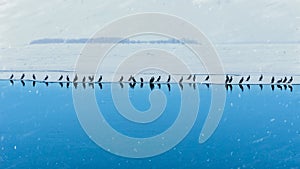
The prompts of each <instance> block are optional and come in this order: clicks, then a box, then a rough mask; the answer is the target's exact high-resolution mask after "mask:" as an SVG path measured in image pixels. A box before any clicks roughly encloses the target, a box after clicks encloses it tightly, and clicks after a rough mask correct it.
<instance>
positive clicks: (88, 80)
mask: <svg viewBox="0 0 300 169" xmlns="http://www.w3.org/2000/svg"><path fill="white" fill-rule="evenodd" d="M14 77H15V76H14V74H12V75H11V76H10V78H9V81H10V83H11V84H12V85H14V81H20V82H21V84H22V85H23V86H25V81H32V85H33V86H35V85H36V83H37V82H38V83H45V84H46V86H48V85H49V83H59V84H60V86H61V87H63V85H64V84H66V87H67V88H69V86H70V84H73V85H74V87H75V88H77V86H78V83H82V86H83V87H84V88H86V84H88V85H89V86H91V87H92V88H94V84H98V85H99V86H100V88H101V89H102V83H103V82H102V75H100V76H99V78H98V79H95V76H94V75H92V76H83V78H82V80H81V81H80V80H79V77H78V75H77V74H76V75H75V76H74V78H72V79H71V78H70V77H69V76H68V75H66V76H65V79H64V76H63V75H60V77H59V78H58V79H57V81H55V82H53V81H48V80H49V76H48V75H46V76H45V77H44V78H43V80H37V78H36V75H35V74H33V75H32V78H30V79H25V74H24V73H23V74H22V75H21V77H20V78H17V79H15V78H14ZM263 78H264V76H263V75H260V77H259V78H258V79H257V80H258V82H259V83H256V84H257V85H259V87H260V88H261V90H262V89H263V84H262V83H261V82H262V81H263ZM209 79H210V76H209V75H207V76H206V77H205V79H204V81H203V82H202V84H205V85H206V86H207V87H209V85H210V84H211V83H210V82H209ZM250 79H251V76H250V75H249V76H247V77H244V76H242V77H241V78H240V79H238V83H233V76H229V75H226V76H225V88H226V90H232V85H234V84H237V85H238V86H239V87H240V89H241V90H242V91H244V87H243V85H246V86H247V88H248V89H250V83H249V81H250ZM183 81H184V77H183V76H181V78H180V79H179V81H178V84H179V86H180V88H181V89H183V85H182V83H183ZM118 82H119V84H120V86H121V87H122V88H123V86H124V84H123V83H126V82H127V83H128V84H129V86H130V87H131V88H134V87H135V85H136V84H140V87H141V88H142V87H143V85H144V83H149V86H150V88H151V90H152V89H153V88H154V84H156V85H157V86H158V87H159V88H161V84H166V85H167V86H168V89H169V90H170V83H171V75H168V78H167V80H166V81H162V80H161V76H158V77H157V78H156V79H155V77H154V76H152V77H151V78H150V79H149V81H148V82H147V81H144V79H143V78H142V77H140V79H139V81H137V80H136V79H135V77H134V76H132V75H131V76H130V77H129V79H128V81H125V80H124V77H123V76H121V77H120V79H119V81H118ZM185 82H188V83H189V84H190V86H191V85H193V87H194V88H195V87H196V85H195V84H196V75H195V74H194V75H192V74H190V75H188V76H187V78H186V81H185ZM292 82H293V77H292V76H291V77H289V78H288V77H284V78H280V79H278V80H275V77H274V76H273V77H272V78H271V81H270V85H271V89H272V90H274V88H275V86H276V87H277V88H279V89H280V90H282V89H283V88H284V89H285V90H286V89H287V88H289V89H290V91H292V90H293V87H292Z"/></svg>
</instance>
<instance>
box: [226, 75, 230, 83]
mask: <svg viewBox="0 0 300 169" xmlns="http://www.w3.org/2000/svg"><path fill="white" fill-rule="evenodd" d="M228 81H229V76H228V75H226V80H225V83H228Z"/></svg>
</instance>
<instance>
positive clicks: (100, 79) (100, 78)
mask: <svg viewBox="0 0 300 169" xmlns="http://www.w3.org/2000/svg"><path fill="white" fill-rule="evenodd" d="M101 81H102V75H101V76H100V77H99V79H98V83H99V82H101Z"/></svg>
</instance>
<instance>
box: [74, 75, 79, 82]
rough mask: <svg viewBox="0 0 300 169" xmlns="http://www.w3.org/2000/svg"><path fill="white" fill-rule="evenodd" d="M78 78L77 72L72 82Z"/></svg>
mask: <svg viewBox="0 0 300 169" xmlns="http://www.w3.org/2000/svg"><path fill="white" fill-rule="evenodd" d="M77 80H78V76H77V74H76V75H75V77H74V79H73V82H76V81H77Z"/></svg>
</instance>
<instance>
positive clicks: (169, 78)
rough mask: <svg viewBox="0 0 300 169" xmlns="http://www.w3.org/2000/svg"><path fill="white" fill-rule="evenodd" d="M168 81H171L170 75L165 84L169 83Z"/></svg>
mask: <svg viewBox="0 0 300 169" xmlns="http://www.w3.org/2000/svg"><path fill="white" fill-rule="evenodd" d="M170 80H171V75H169V77H168V80H167V83H169V82H170Z"/></svg>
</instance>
